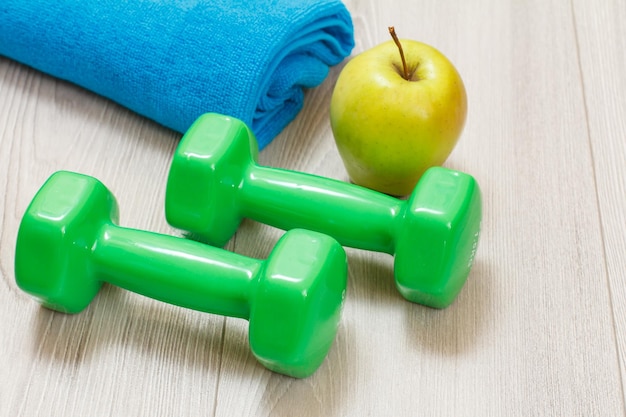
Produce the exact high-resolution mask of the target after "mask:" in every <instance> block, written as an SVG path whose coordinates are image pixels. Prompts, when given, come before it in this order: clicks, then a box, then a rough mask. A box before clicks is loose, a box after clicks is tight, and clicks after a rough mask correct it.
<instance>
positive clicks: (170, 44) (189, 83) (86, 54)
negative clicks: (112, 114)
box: [0, 0, 354, 148]
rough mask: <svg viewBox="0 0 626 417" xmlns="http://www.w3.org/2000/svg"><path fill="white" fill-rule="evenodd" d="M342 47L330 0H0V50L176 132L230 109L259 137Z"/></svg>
mask: <svg viewBox="0 0 626 417" xmlns="http://www.w3.org/2000/svg"><path fill="white" fill-rule="evenodd" d="M353 46H354V37H353V27H352V20H351V18H350V14H349V13H348V11H347V10H346V8H345V6H344V5H343V3H341V1H339V0H1V1H0V55H4V56H6V57H9V58H11V59H13V60H16V61H18V62H21V63H23V64H26V65H28V66H31V67H33V68H36V69H38V70H40V71H42V72H45V73H47V74H50V75H52V76H54V77H58V78H61V79H64V80H67V81H70V82H73V83H75V84H78V85H80V86H82V87H84V88H86V89H88V90H91V91H93V92H95V93H98V94H100V95H102V96H105V97H107V98H109V99H111V100H113V101H115V102H117V103H119V104H121V105H123V106H125V107H127V108H129V109H131V110H133V111H135V112H137V113H139V114H141V115H143V116H146V117H148V118H150V119H153V120H155V121H157V122H158V123H160V124H163V125H165V126H167V127H169V128H171V129H174V130H176V131H178V132H185V131H186V130H187V128H188V127H189V126H190V125H191V124H192V123H193V121H194V120H195V119H196V118H197V117H198V116H199V115H201V114H203V113H206V112H216V113H221V114H225V115H229V116H234V117H237V118H239V119H241V120H243V121H244V122H246V123H247V124H248V125H249V126H251V127H252V130H253V131H254V133H255V134H256V136H257V139H258V141H259V147H260V148H263V147H264V146H265V145H267V144H268V143H269V142H270V141H271V140H272V139H273V138H274V137H275V136H276V135H277V134H278V133H280V131H281V130H282V129H283V128H284V127H285V126H286V125H287V124H288V123H289V122H290V121H291V120H292V119H293V118H294V117H295V116H296V115H297V113H298V112H299V111H300V109H301V108H302V104H303V98H304V91H303V90H304V89H305V88H312V87H315V86H317V85H319V84H320V83H321V82H322V81H323V80H324V79H325V78H326V76H327V75H328V68H329V66H332V65H335V64H338V63H339V62H341V61H342V60H343V59H344V58H345V57H346V56H347V55H349V54H350V52H351V50H352V48H353Z"/></svg>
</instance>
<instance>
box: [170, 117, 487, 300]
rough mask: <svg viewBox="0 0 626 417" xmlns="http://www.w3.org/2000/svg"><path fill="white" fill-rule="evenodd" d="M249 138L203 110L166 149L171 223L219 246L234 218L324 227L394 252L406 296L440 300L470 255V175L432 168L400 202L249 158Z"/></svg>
mask: <svg viewBox="0 0 626 417" xmlns="http://www.w3.org/2000/svg"><path fill="white" fill-rule="evenodd" d="M257 156H258V145H257V142H256V139H255V137H254V134H253V133H252V131H251V130H250V129H249V128H248V126H246V124H245V123H243V122H242V121H240V120H238V119H235V118H232V117H227V116H222V115H219V114H214V113H208V114H204V115H202V116H200V117H199V118H198V119H197V120H196V121H195V123H194V124H193V125H192V126H191V127H190V129H189V130H188V131H187V132H186V133H185V135H184V136H183V138H182V139H181V142H180V143H179V145H178V148H177V150H176V152H175V155H174V158H173V160H172V164H171V167H170V172H169V177H168V181H167V189H166V198H165V199H166V201H165V213H166V218H167V221H168V222H169V223H170V224H171V225H172V226H174V227H176V228H179V229H182V230H185V231H187V232H190V233H191V235H190V236H191V237H193V238H196V239H201V240H203V241H206V242H208V243H210V244H212V245H215V246H223V245H224V244H226V242H227V241H228V240H229V239H230V238H231V236H232V235H233V234H234V233H235V231H236V230H237V228H238V227H239V224H240V222H241V220H242V219H243V218H250V219H253V220H256V221H259V222H262V223H266V224H268V225H271V226H274V227H277V228H281V229H284V230H289V229H292V228H304V229H309V230H315V231H318V232H321V233H325V234H328V235H330V236H333V237H334V238H335V239H337V240H338V241H339V243H341V244H342V245H344V246H349V247H354V248H361V249H366V250H372V251H379V252H386V253H389V254H391V255H394V256H395V258H394V277H395V282H396V287H397V288H398V290H399V291H400V293H401V294H402V295H403V296H404V297H405V298H406V299H407V300H410V301H413V302H416V303H420V304H424V305H427V306H431V307H435V308H444V307H447V306H448V305H450V304H451V303H452V302H453V301H454V299H455V298H456V296H457V295H458V293H459V292H460V291H461V289H462V287H463V285H464V283H465V281H466V279H467V276H468V275H469V272H470V269H471V267H472V264H473V261H474V255H475V253H476V247H477V244H478V239H479V234H480V223H481V217H482V203H481V193H480V188H479V186H478V183H477V182H476V180H475V179H474V178H473V177H472V176H470V175H468V174H464V173H461V172H458V171H454V170H450V169H446V168H442V167H434V168H431V169H429V170H428V171H427V172H426V173H425V174H424V175H423V177H422V179H421V180H420V181H419V183H418V184H417V186H416V187H415V190H414V191H413V193H412V195H411V196H410V197H409V199H408V200H407V201H405V200H399V199H397V198H393V197H390V196H388V195H385V194H382V193H379V192H376V191H373V190H370V189H366V188H363V187H360V186H358V185H354V184H349V183H345V182H342V181H338V180H334V179H329V178H322V177H319V176H315V175H310V174H305V173H300V172H294V171H287V170H284V169H277V168H269V167H264V166H260V165H257V163H256V161H257Z"/></svg>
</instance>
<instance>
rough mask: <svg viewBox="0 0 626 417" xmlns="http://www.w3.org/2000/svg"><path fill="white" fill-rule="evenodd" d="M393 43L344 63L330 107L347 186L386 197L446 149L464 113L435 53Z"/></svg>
mask: <svg viewBox="0 0 626 417" xmlns="http://www.w3.org/2000/svg"><path fill="white" fill-rule="evenodd" d="M389 30H390V32H391V33H392V37H393V38H394V39H393V40H389V41H388V42H385V43H382V44H380V45H378V46H375V47H373V48H371V49H369V50H367V51H365V52H362V53H361V54H359V55H357V56H356V57H354V58H353V59H351V60H350V61H349V62H348V63H347V64H346V66H345V67H344V68H343V69H342V70H341V73H340V74H339V78H338V79H337V83H336V85H335V88H334V91H333V95H332V98H331V104H330V122H331V127H332V131H333V135H334V137H335V142H336V144H337V149H338V151H339V154H340V156H341V158H342V160H343V162H344V165H345V167H346V170H347V172H348V175H349V176H350V179H351V181H352V182H354V183H356V184H359V185H362V186H364V187H367V188H371V189H374V190H377V191H380V192H383V193H386V194H390V195H394V196H405V195H408V194H410V193H411V191H412V190H413V188H414V187H415V184H416V183H417V182H418V181H419V178H420V177H421V175H422V174H423V173H424V171H426V170H427V169H428V168H430V167H432V166H437V165H441V164H443V163H444V161H445V160H446V159H447V158H448V156H449V155H450V153H451V152H452V150H453V149H454V147H455V145H456V143H457V141H458V139H459V137H460V135H461V132H462V130H463V126H464V125H465V118H466V115H467V95H466V92H465V86H464V85H463V81H462V79H461V76H460V75H459V73H458V71H457V70H456V68H455V67H454V65H453V64H452V63H451V62H450V61H449V60H448V59H447V58H446V57H445V56H444V55H443V54H442V53H441V52H439V51H438V50H437V49H435V48H434V47H432V46H429V45H426V44H424V43H422V42H418V41H415V40H407V39H403V40H398V38H397V37H396V36H395V32H394V31H393V28H389Z"/></svg>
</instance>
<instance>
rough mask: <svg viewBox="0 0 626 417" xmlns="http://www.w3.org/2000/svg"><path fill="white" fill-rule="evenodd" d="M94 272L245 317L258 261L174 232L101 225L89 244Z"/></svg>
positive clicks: (171, 299)
mask: <svg viewBox="0 0 626 417" xmlns="http://www.w3.org/2000/svg"><path fill="white" fill-rule="evenodd" d="M92 255H93V257H92V261H93V265H94V268H95V271H96V278H97V279H99V280H101V281H104V282H109V283H111V284H113V285H116V286H119V287H121V288H124V289H127V290H129V291H132V292H135V293H138V294H142V295H145V296H147V297H150V298H154V299H157V300H160V301H164V302H167V303H170V304H174V305H177V306H181V307H186V308H190V309H194V310H198V311H203V312H207V313H214V314H220V315H225V316H231V317H239V318H244V319H247V318H248V317H249V312H250V308H249V301H250V291H251V287H252V286H253V285H255V283H256V279H257V273H258V271H259V270H260V268H261V266H262V263H263V261H260V260H257V259H253V258H248V257H245V256H242V255H238V254H235V253H232V252H228V251H224V250H220V249H217V248H214V247H210V246H208V245H203V244H200V243H197V242H193V241H190V240H186V239H180V238H176V237H173V236H166V235H158V234H155V233H150V232H145V231H140V230H135V229H127V228H122V227H119V226H116V225H112V224H105V225H104V226H102V227H101V229H100V232H99V236H98V238H97V239H96V243H95V245H94V248H93V249H92Z"/></svg>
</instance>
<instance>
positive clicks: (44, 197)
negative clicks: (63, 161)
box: [15, 172, 118, 313]
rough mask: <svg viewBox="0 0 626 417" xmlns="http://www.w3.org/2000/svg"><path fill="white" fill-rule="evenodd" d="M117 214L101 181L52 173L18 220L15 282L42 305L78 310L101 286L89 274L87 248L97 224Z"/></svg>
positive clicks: (93, 239) (93, 242)
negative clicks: (20, 219)
mask: <svg viewBox="0 0 626 417" xmlns="http://www.w3.org/2000/svg"><path fill="white" fill-rule="evenodd" d="M68 174H69V175H68ZM67 190H71V192H67ZM117 218H118V207H117V202H116V200H115V197H114V196H113V195H112V194H111V193H110V192H109V190H108V189H107V188H106V187H105V186H104V185H102V183H100V182H98V181H92V179H91V178H90V177H83V176H81V177H74V176H73V175H72V174H71V173H67V172H57V173H56V174H54V175H52V176H51V177H50V178H49V179H48V181H46V183H45V184H44V186H43V187H42V188H41V189H40V191H39V192H38V193H37V195H36V196H35V198H34V199H33V200H32V202H31V203H30V205H29V207H28V209H27V210H26V213H25V214H24V217H23V218H22V222H21V224H20V228H19V232H18V237H17V244H16V251H15V277H16V281H17V285H18V286H19V287H20V288H21V289H22V290H24V291H25V292H27V293H29V294H31V295H32V296H34V297H35V298H37V299H38V300H39V301H40V302H41V303H42V304H43V305H44V306H46V307H49V308H52V309H54V310H58V311H62V312H66V313H77V312H79V311H81V310H83V309H84V308H85V307H86V306H87V305H88V304H89V303H90V302H91V300H93V298H94V297H95V296H96V294H97V293H98V290H99V289H100V287H101V285H102V283H101V282H100V281H99V280H98V279H97V278H96V277H94V276H93V274H92V271H93V268H92V265H91V260H90V255H91V249H92V247H93V245H94V244H95V242H96V238H97V236H98V231H99V229H100V227H101V226H102V225H103V224H104V223H110V222H115V221H117Z"/></svg>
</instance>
